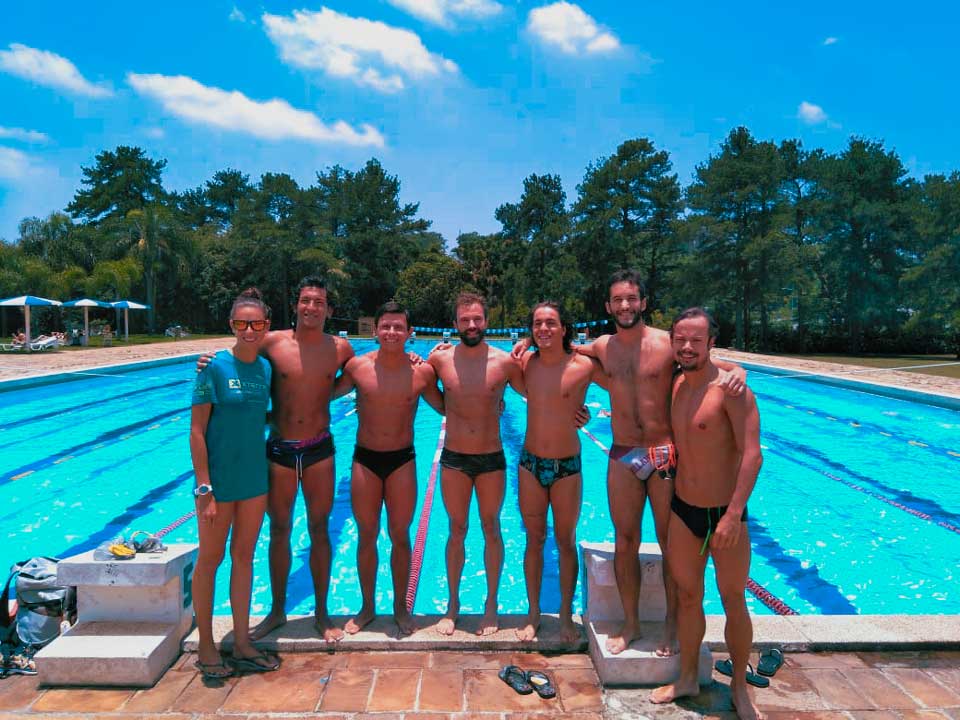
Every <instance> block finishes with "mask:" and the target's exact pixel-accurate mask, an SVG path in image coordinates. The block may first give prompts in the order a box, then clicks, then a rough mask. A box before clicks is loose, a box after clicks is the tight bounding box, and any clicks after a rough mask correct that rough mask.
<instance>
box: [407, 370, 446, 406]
mask: <svg viewBox="0 0 960 720" xmlns="http://www.w3.org/2000/svg"><path fill="white" fill-rule="evenodd" d="M414 372H416V373H418V374H419V375H420V376H421V377H422V378H423V382H424V388H423V399H424V400H426V401H427V404H428V405H429V406H430V407H432V408H433V409H434V410H436V411H437V412H438V413H440V414H441V415H445V414H446V409H445V408H444V404H443V393H442V392H441V391H440V386H439V385H438V383H437V371H436V370H434V369H433V366H432V365H430V364H429V363H423V364H422V365H418V366H417V367H416V368H415V369H414Z"/></svg>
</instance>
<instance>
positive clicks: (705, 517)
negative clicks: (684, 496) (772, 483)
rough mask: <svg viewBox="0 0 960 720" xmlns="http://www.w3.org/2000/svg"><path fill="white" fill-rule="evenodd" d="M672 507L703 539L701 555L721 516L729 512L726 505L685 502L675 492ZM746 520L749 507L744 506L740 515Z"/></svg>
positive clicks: (743, 520)
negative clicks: (700, 505) (709, 505)
mask: <svg viewBox="0 0 960 720" xmlns="http://www.w3.org/2000/svg"><path fill="white" fill-rule="evenodd" d="M670 509H671V510H673V512H674V514H675V515H676V516H677V517H678V518H680V519H681V520H683V524H684V525H686V526H687V527H688V528H689V529H690V532H692V533H693V534H694V535H696V536H697V537H698V538H700V539H701V540H703V547H702V548H700V554H701V555H703V553H704V551H705V550H706V549H707V543H708V542H709V541H710V536H711V535H712V534H713V531H714V530H715V529H716V527H717V523H719V522H720V518H722V517H723V516H724V514H725V513H726V512H727V506H726V505H722V506H720V507H699V506H697V505H690V504H689V503H686V502H684V501H683V500H681V499H680V498H679V497H678V496H677V495H676V494H674V496H673V499H672V500H671V501H670ZM746 521H747V508H746V507H744V508H743V513H742V514H741V515H740V522H746Z"/></svg>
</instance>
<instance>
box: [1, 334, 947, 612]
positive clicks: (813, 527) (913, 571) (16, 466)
mask: <svg viewBox="0 0 960 720" xmlns="http://www.w3.org/2000/svg"><path fill="white" fill-rule="evenodd" d="M354 344H355V347H356V349H357V351H358V352H366V351H369V350H370V349H372V348H373V344H372V343H371V342H369V341H354ZM431 345H432V341H423V340H420V341H417V344H416V345H415V348H414V349H415V350H417V351H419V352H421V353H422V354H425V353H426V351H427V350H428V349H429V347H430V346H431ZM193 376H194V373H193V360H185V361H183V362H180V363H177V364H168V365H154V366H151V367H146V368H142V369H134V370H131V371H129V372H119V371H118V370H117V369H105V370H102V371H92V372H90V373H84V374H82V375H80V376H79V377H81V378H82V379H78V380H75V381H72V382H67V383H52V384H47V385H38V386H34V387H30V388H24V389H13V390H8V391H5V392H0V568H6V567H8V566H9V565H11V564H12V563H13V562H14V561H18V560H21V559H23V558H25V557H28V556H32V555H40V554H52V555H61V556H64V555H69V554H72V553H76V552H80V551H83V550H87V549H91V548H93V547H96V546H97V545H99V544H100V543H102V542H104V541H106V540H109V539H111V538H113V537H116V536H117V535H119V534H126V533H129V532H130V531H132V530H138V529H146V530H151V531H156V530H158V529H160V528H163V527H166V526H168V525H169V524H171V523H174V522H175V521H177V520H178V519H179V518H182V517H183V516H184V515H185V514H186V513H188V512H189V511H190V510H192V508H193V499H192V496H191V494H190V489H191V488H192V487H193V485H194V480H193V475H192V470H191V464H190V454H189V447H188V441H187V434H188V427H189V420H190V408H189V398H190V389H191V384H192V381H193ZM748 379H749V382H750V384H751V386H752V387H753V388H754V391H755V392H756V394H757V398H758V401H759V403H760V410H761V416H762V443H763V446H764V456H765V463H764V467H763V470H762V472H761V475H760V479H759V481H758V483H757V488H756V490H755V491H754V494H753V497H752V498H751V501H750V531H751V535H752V539H753V546H754V560H753V566H752V570H751V577H752V578H753V579H754V580H755V582H756V583H757V586H758V587H759V588H761V589H762V590H765V591H767V592H768V593H770V595H772V596H773V597H774V598H777V599H779V600H780V601H782V602H783V603H784V604H785V605H786V606H788V607H789V608H792V609H793V610H796V611H797V612H799V613H802V614H851V613H871V614H872V613H878V614H901V613H903V614H927V613H947V614H958V613H960V591H958V590H957V589H956V585H957V582H956V578H957V575H958V574H960V483H958V482H957V479H958V478H960V432H958V430H960V412H957V411H955V410H948V409H943V408H938V407H932V406H929V405H925V404H921V403H917V402H912V401H908V400H898V399H892V398H888V397H883V396H879V395H873V394H870V393H866V392H856V391H851V390H845V389H838V388H834V387H829V386H825V385H821V384H817V383H812V382H808V381H804V380H802V379H798V378H791V377H783V376H778V375H774V374H769V373H766V372H764V371H762V370H760V369H753V368H751V371H750V376H749V378H748ZM587 400H588V403H590V404H591V405H593V406H594V407H595V408H597V407H608V406H609V401H608V398H607V396H606V393H605V392H604V391H602V390H600V389H599V388H591V390H590V392H589V393H588V398H587ZM331 417H332V431H333V434H334V436H335V438H336V444H337V455H336V463H337V476H336V477H337V483H336V491H335V501H334V506H333V511H332V514H331V520H330V532H331V540H332V543H333V546H334V548H335V550H334V553H335V556H334V567H333V577H332V583H331V593H330V611H331V612H332V613H336V614H349V613H353V612H355V611H356V610H357V609H358V608H359V605H360V593H359V587H358V584H357V580H356V572H355V553H356V538H357V534H356V527H355V525H354V523H353V519H352V516H351V512H350V479H349V478H350V475H349V474H350V460H351V456H352V450H353V438H354V436H355V432H356V425H357V418H356V413H355V412H354V404H353V401H352V399H350V398H349V397H348V398H343V399H341V400H339V401H336V402H334V403H333V405H332V407H331ZM524 417H525V408H524V404H523V401H522V399H521V398H519V397H518V396H517V395H515V394H514V393H513V392H512V391H508V392H507V398H506V410H505V412H504V415H503V420H502V428H503V438H504V445H505V452H506V455H507V463H508V465H507V467H508V471H507V495H506V501H505V503H504V512H503V534H504V544H505V557H506V562H505V567H504V572H503V579H502V583H501V591H500V609H501V612H503V613H522V612H526V595H525V590H524V584H523V570H522V553H523V543H524V534H523V527H522V523H521V521H520V516H519V512H518V508H517V490H516V487H517V470H516V467H517V459H518V453H519V449H520V446H521V444H522V441H523V431H524ZM588 430H589V432H590V435H592V438H590V437H587V436H586V435H584V436H583V437H582V440H583V465H584V467H585V468H589V470H587V471H586V475H585V479H584V498H583V513H582V517H581V521H580V525H579V537H580V539H589V540H593V541H612V539H613V531H612V528H611V526H610V521H609V516H608V511H607V499H606V490H605V475H604V473H605V467H606V456H605V453H604V451H603V450H602V449H601V447H600V446H601V445H606V446H609V444H610V428H609V421H608V420H607V419H605V418H594V420H593V421H591V423H590V424H589V426H588ZM440 432H441V418H440V416H439V415H437V414H436V413H435V412H433V410H431V409H430V408H429V407H427V406H426V405H424V406H423V407H422V408H421V409H420V412H419V413H418V415H417V420H416V443H415V446H416V450H417V460H418V465H417V474H418V478H419V482H420V492H419V495H418V508H417V514H416V516H415V519H414V525H413V527H412V528H411V534H415V533H416V530H417V526H418V522H419V519H420V517H421V514H422V509H423V504H424V498H425V496H426V492H425V489H426V487H427V485H428V482H429V479H430V477H431V470H432V465H433V460H434V456H435V452H436V449H437V445H438V440H439V437H440ZM472 511H473V517H472V518H471V522H470V529H469V531H468V537H467V543H468V549H467V562H466V566H465V568H464V577H463V582H462V591H461V592H462V596H463V607H462V609H463V612H465V613H475V612H480V611H481V609H482V601H483V594H484V592H485V580H484V574H483V564H482V550H481V548H482V534H481V531H480V523H479V518H478V517H477V515H476V507H475V504H474V506H473V508H472ZM424 522H425V529H426V537H427V542H426V545H425V552H424V556H423V567H422V571H421V582H420V585H419V592H418V593H417V596H416V603H415V606H414V611H415V612H417V613H438V612H443V611H444V610H445V607H446V597H447V583H446V570H445V566H444V554H443V549H444V543H445V539H446V514H445V513H444V510H443V503H442V500H441V498H440V493H439V488H437V492H436V495H435V497H434V502H433V507H432V511H431V512H430V514H429V516H428V517H427V518H426V519H425V521H424ZM384 526H385V523H384ZM166 538H167V539H168V540H170V541H173V542H195V541H196V523H195V521H193V520H190V521H189V522H185V523H184V524H182V525H180V526H179V527H177V528H175V529H174V530H172V531H171V532H170V533H169V534H168V535H167V536H166ZM643 539H644V541H650V542H652V541H654V535H653V523H652V520H651V518H650V516H649V509H648V510H647V516H646V518H645V520H644V533H643ZM267 541H268V539H267V532H266V529H264V532H263V533H262V534H261V537H260V540H259V543H258V547H257V554H256V567H255V577H254V601H253V612H254V613H255V614H263V613H265V612H266V611H267V609H268V605H269V586H268V573H267V552H266V551H267ZM293 547H294V558H293V568H292V573H291V580H290V586H289V595H288V605H287V611H288V612H290V613H295V614H308V613H311V612H312V611H313V607H312V606H313V599H312V585H311V583H310V576H309V570H308V567H307V547H308V537H307V528H306V520H305V516H304V511H303V507H302V503H299V502H298V506H297V508H296V509H295V522H294V527H293ZM547 554H548V557H547V561H546V563H545V566H544V575H545V577H544V593H543V605H544V609H545V610H546V611H548V612H556V610H557V607H558V605H559V593H558V590H557V583H558V578H557V561H556V549H555V547H554V546H553V544H552V541H548V544H547ZM388 557H389V543H388V541H387V538H386V531H385V530H383V531H382V532H381V546H380V563H381V572H380V580H379V581H378V588H377V607H378V611H380V612H389V611H390V609H391V606H392V597H391V590H390V587H391V586H390V583H389V580H388V578H389V574H388V573H389V569H388V565H387V562H388ZM227 562H229V561H227ZM709 572H712V571H711V570H709V569H708V573H709ZM227 578H228V571H227V568H226V567H223V568H221V570H220V574H219V575H218V586H217V595H216V597H217V606H216V612H217V613H218V614H228V613H229V603H228V600H227ZM707 593H708V596H707V611H708V612H714V613H719V612H721V608H720V603H719V598H718V596H717V594H716V591H715V589H714V587H713V579H712V577H708V579H707ZM748 603H749V606H750V609H751V611H752V612H754V613H757V614H769V613H771V612H772V611H771V610H769V609H768V608H767V607H766V606H765V605H764V604H763V603H761V602H760V601H759V600H758V599H757V598H756V597H755V596H754V595H752V594H750V595H748ZM577 609H578V610H579V609H580V608H579V607H578V608H577Z"/></svg>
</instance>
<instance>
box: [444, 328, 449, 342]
mask: <svg viewBox="0 0 960 720" xmlns="http://www.w3.org/2000/svg"><path fill="white" fill-rule="evenodd" d="M443 339H444V340H446V341H447V342H450V331H449V330H444V331H443Z"/></svg>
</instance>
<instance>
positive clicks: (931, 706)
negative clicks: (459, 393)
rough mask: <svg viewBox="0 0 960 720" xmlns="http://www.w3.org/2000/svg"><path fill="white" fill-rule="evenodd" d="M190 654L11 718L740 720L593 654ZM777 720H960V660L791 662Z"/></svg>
mask: <svg viewBox="0 0 960 720" xmlns="http://www.w3.org/2000/svg"><path fill="white" fill-rule="evenodd" d="M192 661H193V656H192V655H184V656H183V657H181V658H180V659H179V660H178V661H177V662H176V664H175V665H174V667H173V668H171V669H170V670H169V671H168V672H167V673H166V674H165V675H164V677H163V678H162V679H161V681H160V682H159V683H158V684H157V685H156V687H153V688H150V689H147V690H130V689H85V688H75V689H74V688H71V689H45V688H43V687H42V686H40V685H39V683H38V679H37V678H36V677H33V678H30V677H9V678H6V679H4V680H0V720H13V718H17V719H18V720H21V719H22V720H41V718H48V719H49V720H54V719H57V720H66V719H67V718H84V719H86V720H89V719H90V718H97V719H103V720H106V719H107V718H118V719H120V718H123V719H124V720H131V719H132V718H152V719H154V720H159V719H160V718H163V720H200V719H201V718H224V719H227V718H234V719H235V720H241V718H242V719H244V720H254V719H255V718H269V717H275V718H277V720H279V719H280V718H285V717H292V718H296V717H316V718H320V720H330V719H332V718H342V719H343V720H428V718H430V719H436V720H477V719H479V720H546V719H547V718H548V717H552V716H556V717H564V718H571V719H572V720H600V718H601V717H603V718H609V719H612V718H620V717H623V718H628V717H629V718H643V717H649V718H697V717H704V716H705V717H711V718H733V717H735V716H734V715H733V713H732V712H731V707H730V704H729V702H730V701H729V691H728V690H727V686H726V684H725V683H721V682H714V683H713V684H712V685H710V686H708V687H706V688H704V690H703V692H702V693H701V694H700V696H699V697H698V698H696V699H693V700H689V701H686V702H684V703H682V704H681V705H679V706H666V707H664V706H654V705H651V704H650V703H648V702H647V695H648V693H649V691H648V690H644V689H636V690H633V689H631V690H623V689H617V690H608V691H606V692H605V693H604V692H602V691H601V688H600V687H599V683H598V680H597V676H596V674H595V673H594V671H593V668H592V665H591V663H590V659H589V657H588V656H587V655H557V656H544V655H538V654H532V653H520V654H516V653H478V652H470V653H467V652H423V653H407V652H390V653H370V652H356V653H343V652H341V653H336V654H327V653H303V654H289V655H287V656H286V657H285V658H284V665H283V667H282V668H281V670H280V671H279V672H276V673H269V674H263V675H247V676H244V677H241V678H232V679H230V680H228V681H226V682H224V683H222V684H220V683H204V682H203V679H202V678H201V677H200V676H199V675H198V674H197V673H196V671H195V670H194V669H193V667H192ZM509 663H515V664H518V665H521V666H523V667H525V668H542V669H545V670H547V671H548V672H551V673H552V674H553V676H554V679H555V682H556V684H557V686H558V697H557V698H556V699H554V700H542V699H540V698H539V697H537V696H536V695H530V696H521V695H517V694H515V693H513V692H512V691H510V690H509V689H508V688H507V687H506V686H505V685H504V684H503V683H502V682H501V681H500V680H499V678H498V677H497V670H498V669H499V668H500V667H501V666H502V665H505V664H509ZM756 697H757V699H758V701H759V703H760V707H761V709H762V710H764V711H765V712H766V715H767V717H768V718H770V719H771V720H781V719H784V718H798V719H804V718H806V719H809V720H813V719H814V718H817V719H819V718H846V719H847V720H853V719H854V718H857V719H864V720H866V719H870V720H888V719H892V718H904V719H906V718H918V719H919V718H952V719H953V720H960V652H912V653H911V652H884V653H820V654H812V653H807V654H789V655H788V656H787V662H786V665H785V666H784V667H783V668H782V669H781V670H780V672H779V673H777V676H776V677H775V678H774V679H773V681H772V682H771V685H770V688H768V689H766V690H757V691H756Z"/></svg>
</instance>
